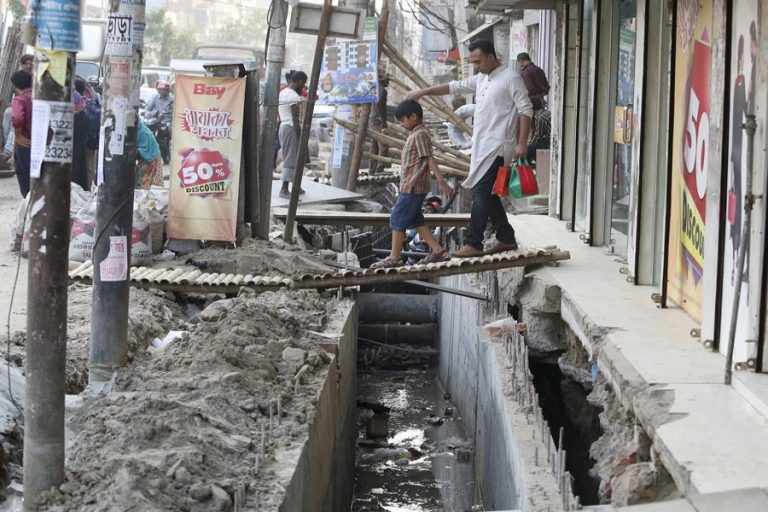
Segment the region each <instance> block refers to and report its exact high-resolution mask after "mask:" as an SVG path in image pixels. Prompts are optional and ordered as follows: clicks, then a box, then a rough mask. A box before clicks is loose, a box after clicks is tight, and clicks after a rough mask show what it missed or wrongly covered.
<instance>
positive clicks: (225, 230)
mask: <svg viewBox="0 0 768 512" xmlns="http://www.w3.org/2000/svg"><path fill="white" fill-rule="evenodd" d="M244 103H245V79H244V78H215V77H197V76H184V75H180V76H177V78H176V95H175V98H174V105H173V128H172V130H173V154H172V155H171V184H170V198H169V201H170V204H169V209H168V237H169V238H181V239H191V240H219V241H227V242H231V241H234V240H235V231H236V223H237V198H238V193H239V192H240V190H239V184H240V162H241V153H242V131H243V108H244Z"/></svg>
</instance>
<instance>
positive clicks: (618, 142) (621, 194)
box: [608, 0, 637, 256]
mask: <svg viewBox="0 0 768 512" xmlns="http://www.w3.org/2000/svg"><path fill="white" fill-rule="evenodd" d="M636 17H637V3H636V1H635V0H624V1H622V2H621V3H620V6H619V13H618V31H617V32H616V33H615V36H614V37H615V39H614V43H615V44H616V47H617V48H618V53H617V55H616V63H615V66H616V73H615V76H616V88H615V95H616V96H615V97H616V101H615V109H614V128H615V129H614V134H613V142H614V144H613V172H612V179H611V182H610V185H609V187H608V190H609V193H610V209H609V215H610V216H611V236H610V245H611V247H612V248H613V250H614V252H616V253H617V254H620V255H622V256H626V254H627V234H628V228H629V196H630V183H631V168H632V137H633V133H632V113H633V105H632V102H633V95H634V90H635V33H636V32H637V28H636Z"/></svg>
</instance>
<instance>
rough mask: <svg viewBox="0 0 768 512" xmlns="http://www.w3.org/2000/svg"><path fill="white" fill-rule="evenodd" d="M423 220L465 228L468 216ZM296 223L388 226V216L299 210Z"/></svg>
mask: <svg viewBox="0 0 768 512" xmlns="http://www.w3.org/2000/svg"><path fill="white" fill-rule="evenodd" d="M272 215H273V216H274V217H275V218H277V219H280V220H285V218H286V217H287V216H288V210H287V209H285V208H273V209H272ZM424 218H425V219H426V221H427V225H428V226H429V227H438V226H441V227H454V226H456V227H467V226H469V218H470V214H468V213H426V214H424ZM296 222H298V223H299V224H312V225H327V226H389V214H388V213H358V212H326V211H308V210H299V211H298V212H297V213H296Z"/></svg>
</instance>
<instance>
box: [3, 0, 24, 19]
mask: <svg viewBox="0 0 768 512" xmlns="http://www.w3.org/2000/svg"><path fill="white" fill-rule="evenodd" d="M8 7H9V9H10V10H11V12H12V13H13V16H14V18H16V19H18V20H20V19H21V18H22V17H23V16H24V15H25V14H26V13H27V8H26V6H25V5H24V3H23V2H21V1H20V0H11V2H10V3H9V4H8Z"/></svg>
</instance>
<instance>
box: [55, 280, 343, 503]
mask: <svg viewBox="0 0 768 512" xmlns="http://www.w3.org/2000/svg"><path fill="white" fill-rule="evenodd" d="M334 309H335V306H334V300H333V298H332V297H331V296H325V297H324V296H322V295H321V294H319V293H317V292H315V291H287V290H283V291H280V292H275V293H264V294H261V295H255V294H251V293H244V294H242V295H241V296H240V297H237V298H234V299H224V300H220V301H217V302H215V303H213V304H211V305H210V306H208V307H207V308H206V309H205V310H203V311H202V312H201V313H200V314H199V315H197V316H196V317H195V318H194V319H193V320H191V321H190V323H189V325H188V327H187V328H188V334H186V335H184V336H183V337H182V338H181V339H179V340H177V341H175V342H173V343H172V344H171V345H170V346H169V347H167V348H166V349H164V350H162V351H156V350H152V349H151V350H150V352H144V353H137V354H136V358H135V360H134V363H133V364H132V365H130V366H128V367H126V368H125V369H123V370H121V371H120V372H119V374H118V377H117V379H116V381H115V382H114V387H113V389H112V390H111V392H110V393H108V394H104V395H101V396H98V397H96V398H92V399H91V400H90V401H88V403H87V405H86V406H83V407H81V412H80V413H79V414H76V415H75V418H74V421H73V422H72V424H71V425H70V426H71V428H73V430H74V431H75V432H76V438H75V439H74V442H73V445H72V446H71V448H70V449H69V450H68V461H67V480H66V482H65V483H64V484H62V485H61V486H60V487H59V489H58V490H57V491H56V492H51V493H48V494H47V495H45V496H44V501H43V503H42V504H41V510H43V509H44V510H61V511H64V510H67V511H69V510H83V511H97V510H190V511H194V510H230V509H231V508H232V507H235V506H236V507H240V508H241V509H243V510H257V509H259V508H261V509H264V510H274V509H276V508H277V507H278V505H279V503H280V501H281V500H282V497H283V494H284V492H285V487H286V486H287V484H288V481H287V478H289V476H290V471H286V467H285V464H284V463H281V462H279V461H276V460H274V455H275V452H276V451H278V450H280V451H283V450H290V449H292V448H296V449H298V448H299V447H300V446H302V445H303V443H304V442H305V440H306V438H307V435H308V430H309V424H310V423H311V419H312V416H313V414H314V405H315V404H316V403H317V399H318V396H319V394H320V390H321V389H322V382H323V380H324V379H325V375H326V373H327V366H328V363H329V361H330V360H331V357H330V356H328V355H327V354H326V353H325V352H324V351H322V349H320V348H318V347H317V344H316V340H315V339H314V337H313V336H314V335H313V334H312V333H309V332H307V329H312V330H314V329H318V326H321V325H327V324H328V322H329V321H330V322H331V323H337V322H338V318H337V317H338V314H335V313H334ZM334 315H335V316H334ZM304 366H306V368H304V370H303V372H302V373H303V375H304V376H303V377H302V379H303V380H302V382H301V383H300V385H299V386H298V387H296V385H295V376H296V374H297V371H299V369H300V368H303V367H304ZM294 391H297V393H295V394H294ZM278 402H279V403H280V407H279V410H280V413H281V418H280V421H279V422H278V420H277V414H278ZM270 432H272V435H270ZM262 436H263V437H262ZM262 439H263V441H262ZM262 443H263V446H264V448H263V449H262ZM262 450H263V451H262ZM262 453H263V454H264V455H263V456H261V454H262ZM257 458H258V459H259V460H258V462H257ZM257 466H258V467H257Z"/></svg>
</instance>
